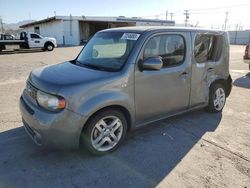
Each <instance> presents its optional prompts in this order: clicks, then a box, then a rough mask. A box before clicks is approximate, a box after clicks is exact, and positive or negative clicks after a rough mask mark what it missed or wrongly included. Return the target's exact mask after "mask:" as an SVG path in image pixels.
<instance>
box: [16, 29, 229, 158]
mask: <svg viewBox="0 0 250 188" xmlns="http://www.w3.org/2000/svg"><path fill="white" fill-rule="evenodd" d="M228 41H229V40H228V34H227V33H226V32H223V31H210V30H201V29H192V28H191V29H187V28H168V27H162V28H159V27H156V28H150V27H128V28H116V29H108V30H103V31H100V32H98V33H97V34H95V35H94V37H92V38H91V39H90V41H89V42H88V43H87V44H86V46H85V47H84V48H83V49H82V51H81V52H80V54H79V55H78V56H77V58H76V59H74V60H72V61H67V62H64V63H61V64H57V65H52V66H47V67H44V68H39V69H36V70H34V71H32V72H31V74H30V76H29V78H28V80H27V86H26V88H25V89H24V91H23V93H22V96H21V98H20V110H21V114H22V118H23V124H24V127H25V129H26V131H27V133H28V134H29V135H30V136H31V138H32V139H33V140H34V142H35V143H37V144H38V145H46V144H49V145H56V146H58V147H67V148H76V147H78V146H79V145H84V146H85V148H86V149H88V150H89V151H90V152H92V153H94V154H98V155H102V154H106V153H108V152H111V151H113V150H115V149H116V148H117V147H118V146H119V145H120V144H121V142H122V141H123V140H124V138H125V135H126V133H127V132H128V131H131V130H133V129H135V128H138V127H140V126H142V125H145V124H148V123H150V122H154V121H158V120H161V119H163V118H166V117H169V116H173V115H177V114H180V113H184V112H188V111H191V110H195V109H200V108H204V107H205V108H206V109H207V110H208V111H209V112H221V111H222V109H223V107H224V105H225V102H226V97H228V96H229V94H230V92H231V87H232V79H231V76H230V74H229V42H228Z"/></svg>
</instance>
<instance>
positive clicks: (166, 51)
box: [135, 33, 191, 124]
mask: <svg viewBox="0 0 250 188" xmlns="http://www.w3.org/2000/svg"><path fill="white" fill-rule="evenodd" d="M190 46H191V44H190V35H188V34H186V33H180V34H171V33H165V34H164V33H163V34H159V35H154V36H152V37H151V38H150V39H149V40H148V41H147V42H146V44H145V46H144V47H143V50H142V52H141V55H140V61H139V62H143V60H145V59H147V58H150V57H157V56H160V57H162V61H163V67H162V68H161V70H139V69H138V70H136V72H135V104H136V120H137V123H139V124H140V123H144V122H146V121H151V120H155V119H157V118H162V117H164V116H167V115H171V114H174V113H177V112H179V111H184V110H186V109H187V108H188V105H189V95H190V78H191V69H190V63H191V61H190V58H189V57H188V55H187V54H190Z"/></svg>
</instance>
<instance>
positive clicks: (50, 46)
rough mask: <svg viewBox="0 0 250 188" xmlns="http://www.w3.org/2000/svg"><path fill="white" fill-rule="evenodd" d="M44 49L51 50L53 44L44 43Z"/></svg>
mask: <svg viewBox="0 0 250 188" xmlns="http://www.w3.org/2000/svg"><path fill="white" fill-rule="evenodd" d="M44 49H45V50H47V51H52V50H53V49H54V45H53V44H51V43H48V44H46V45H45V47H44Z"/></svg>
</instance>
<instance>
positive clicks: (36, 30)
mask: <svg viewBox="0 0 250 188" xmlns="http://www.w3.org/2000/svg"><path fill="white" fill-rule="evenodd" d="M34 31H35V33H38V34H40V27H39V26H36V27H35V28H34Z"/></svg>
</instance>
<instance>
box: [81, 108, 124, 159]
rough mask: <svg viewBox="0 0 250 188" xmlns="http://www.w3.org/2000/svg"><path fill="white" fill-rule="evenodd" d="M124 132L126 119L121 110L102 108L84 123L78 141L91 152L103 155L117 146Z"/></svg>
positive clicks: (122, 138)
mask: <svg viewBox="0 0 250 188" xmlns="http://www.w3.org/2000/svg"><path fill="white" fill-rule="evenodd" d="M112 124H113V126H112ZM126 132H127V120H126V118H125V116H124V114H123V113H122V112H120V111H117V110H115V109H111V110H103V111H100V112H98V113H97V114H95V115H94V116H93V117H91V118H90V120H89V121H88V122H87V123H86V125H85V128H84V129H83V132H82V134H81V140H80V142H81V144H82V145H83V146H85V148H86V149H87V150H88V151H89V152H90V153H91V154H94V155H105V154H107V153H110V152H112V151H114V150H116V149H117V148H118V147H119V145H120V144H121V143H122V141H123V140H124V138H125V135H126Z"/></svg>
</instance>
